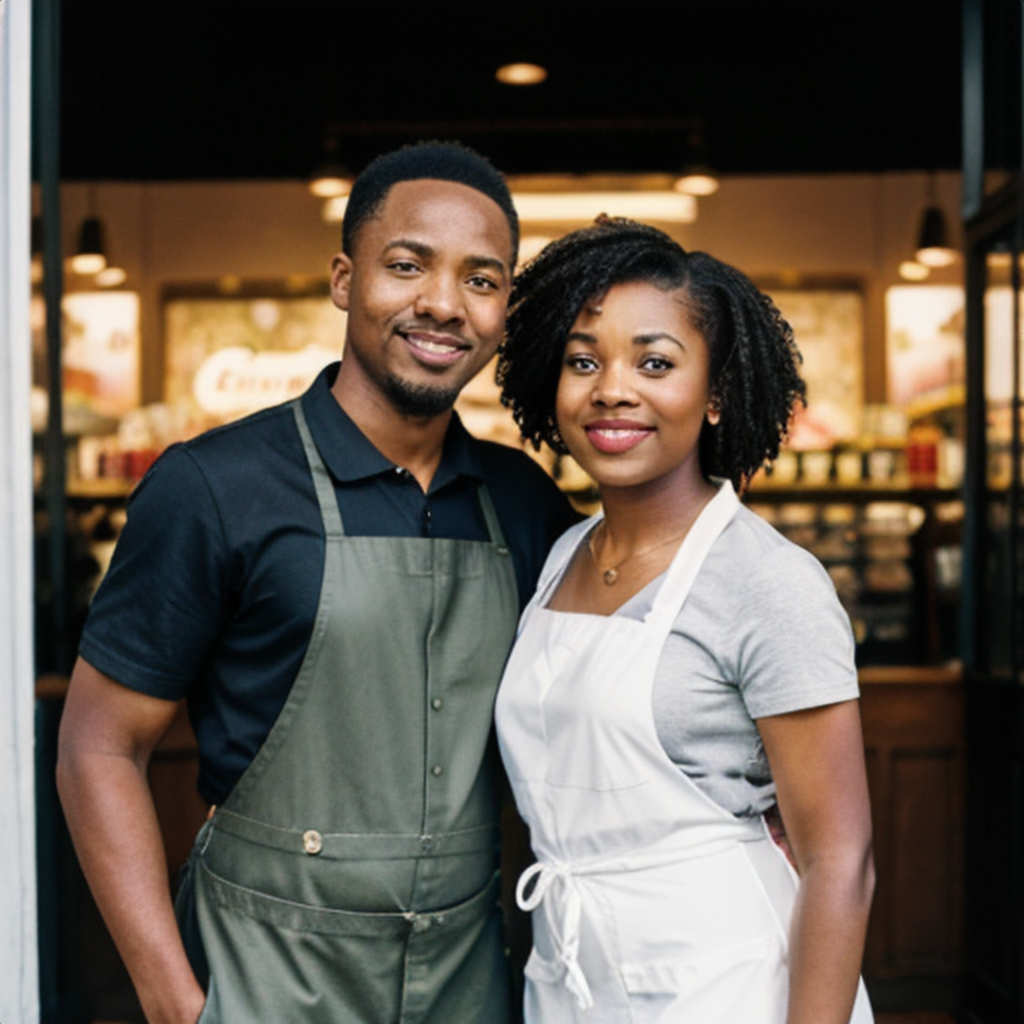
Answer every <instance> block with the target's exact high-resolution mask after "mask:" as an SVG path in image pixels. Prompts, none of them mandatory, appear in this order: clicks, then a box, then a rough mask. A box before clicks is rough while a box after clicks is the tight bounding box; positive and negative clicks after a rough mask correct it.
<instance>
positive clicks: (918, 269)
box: [899, 260, 931, 281]
mask: <svg viewBox="0 0 1024 1024" xmlns="http://www.w3.org/2000/svg"><path fill="white" fill-rule="evenodd" d="M899 273H900V277H902V278H903V280H904V281H924V280H925V279H926V278H927V277H928V275H929V274H930V273H931V271H930V270H929V269H928V268H927V267H926V266H925V265H924V264H923V263H918V262H916V261H915V260H904V261H903V262H902V263H901V264H900V267H899Z"/></svg>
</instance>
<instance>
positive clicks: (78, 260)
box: [71, 217, 107, 274]
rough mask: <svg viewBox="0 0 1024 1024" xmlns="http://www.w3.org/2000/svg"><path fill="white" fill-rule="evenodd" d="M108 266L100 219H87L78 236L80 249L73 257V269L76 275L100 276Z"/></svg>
mask: <svg viewBox="0 0 1024 1024" xmlns="http://www.w3.org/2000/svg"><path fill="white" fill-rule="evenodd" d="M106 265H107V257H106V253H105V252H104V250H103V225H102V223H101V222H100V219H99V217H86V218H85V220H83V221H82V228H81V231H80V232H79V235H78V248H77V249H76V250H75V255H74V256H72V257H71V269H72V270H74V272H75V273H76V274H98V273H99V272H100V271H101V270H102V269H103V268H104V267H105V266H106Z"/></svg>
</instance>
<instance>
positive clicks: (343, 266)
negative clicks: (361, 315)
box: [331, 252, 352, 312]
mask: <svg viewBox="0 0 1024 1024" xmlns="http://www.w3.org/2000/svg"><path fill="white" fill-rule="evenodd" d="M351 288H352V259H351V257H350V256H348V255H347V254H346V253H343V252H339V253H338V254H337V255H336V256H335V257H334V258H333V259H332V260H331V300H332V301H333V302H334V304H335V305H336V306H337V307H338V309H343V310H345V311H346V312H347V311H348V300H349V292H350V291H351Z"/></svg>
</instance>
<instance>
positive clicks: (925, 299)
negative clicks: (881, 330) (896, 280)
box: [885, 284, 965, 410]
mask: <svg viewBox="0 0 1024 1024" xmlns="http://www.w3.org/2000/svg"><path fill="white" fill-rule="evenodd" d="M885 335H886V336H885V351H886V362H887V365H886V370H887V379H888V398H889V404H890V405H894V406H896V407H897V408H901V409H905V410H910V409H911V408H912V407H913V406H914V405H918V406H920V405H924V404H927V405H933V406H934V405H949V404H962V403H963V387H964V379H965V378H964V359H965V350H964V290H963V288H961V287H960V286H959V285H946V284H911V285H896V286H894V287H892V288H890V289H888V291H887V292H886V293H885Z"/></svg>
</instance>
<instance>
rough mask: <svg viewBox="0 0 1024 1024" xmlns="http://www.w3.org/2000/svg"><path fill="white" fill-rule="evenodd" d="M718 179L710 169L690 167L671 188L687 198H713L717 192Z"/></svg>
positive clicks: (696, 166)
mask: <svg viewBox="0 0 1024 1024" xmlns="http://www.w3.org/2000/svg"><path fill="white" fill-rule="evenodd" d="M718 185H719V182H718V178H717V177H716V176H715V172H714V171H713V170H712V169H711V168H710V167H701V166H699V165H696V164H694V165H691V166H690V167H688V168H686V169H685V170H684V172H683V174H682V175H681V176H680V177H679V178H677V179H676V183H675V185H673V188H674V189H675V190H676V191H677V192H682V193H683V194H684V195H688V196H713V195H714V194H715V193H716V192H717V191H718Z"/></svg>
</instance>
